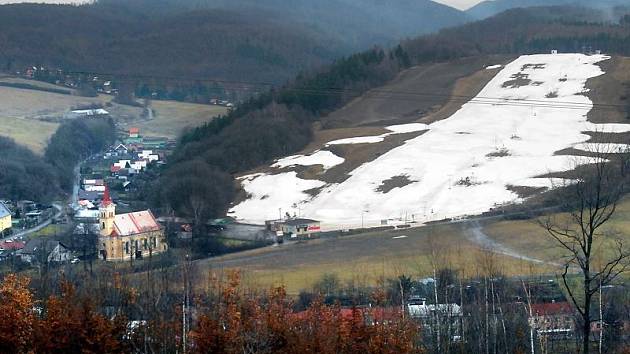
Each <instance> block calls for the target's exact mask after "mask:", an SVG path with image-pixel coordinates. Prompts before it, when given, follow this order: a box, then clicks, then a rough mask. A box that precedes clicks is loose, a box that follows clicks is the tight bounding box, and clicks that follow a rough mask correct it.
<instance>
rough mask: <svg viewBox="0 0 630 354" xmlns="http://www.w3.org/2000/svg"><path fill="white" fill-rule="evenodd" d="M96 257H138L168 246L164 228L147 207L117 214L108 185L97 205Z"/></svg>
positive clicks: (116, 258)
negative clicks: (97, 244) (97, 239)
mask: <svg viewBox="0 0 630 354" xmlns="http://www.w3.org/2000/svg"><path fill="white" fill-rule="evenodd" d="M98 221H99V228H100V235H99V242H98V243H99V247H98V248H99V257H100V258H101V259H103V260H105V261H124V260H129V259H141V258H143V257H148V256H150V255H155V254H159V253H163V252H165V251H166V250H167V249H168V245H167V244H166V237H165V234H164V229H163V228H162V226H161V225H160V224H159V223H158V222H157V220H156V219H155V217H154V216H153V213H151V211H150V210H144V211H139V212H134V213H128V214H116V204H114V202H113V201H112V199H111V196H110V194H109V188H106V189H105V194H104V195H103V200H102V201H101V204H100V206H99V220H98Z"/></svg>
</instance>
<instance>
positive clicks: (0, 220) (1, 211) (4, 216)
mask: <svg viewBox="0 0 630 354" xmlns="http://www.w3.org/2000/svg"><path fill="white" fill-rule="evenodd" d="M11 227H12V222H11V211H10V210H9V208H7V206H6V205H5V204H4V203H0V233H4V232H5V231H8V230H9V229H11Z"/></svg>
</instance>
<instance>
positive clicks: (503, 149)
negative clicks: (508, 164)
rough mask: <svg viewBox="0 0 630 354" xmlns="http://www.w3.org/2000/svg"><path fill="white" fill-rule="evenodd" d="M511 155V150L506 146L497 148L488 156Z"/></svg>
mask: <svg viewBox="0 0 630 354" xmlns="http://www.w3.org/2000/svg"><path fill="white" fill-rule="evenodd" d="M507 156H511V154H510V151H509V150H508V149H506V148H502V149H497V151H495V152H491V153H489V154H488V155H486V157H507Z"/></svg>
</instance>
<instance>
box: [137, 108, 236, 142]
mask: <svg viewBox="0 0 630 354" xmlns="http://www.w3.org/2000/svg"><path fill="white" fill-rule="evenodd" d="M152 107H153V110H154V112H155V117H154V119H153V120H150V121H138V122H137V123H135V125H136V126H138V127H139V128H140V130H141V131H142V132H143V134H145V135H156V136H166V137H169V138H177V137H179V136H180V135H181V134H182V133H183V132H184V130H186V129H190V128H194V127H198V126H200V125H203V124H204V123H206V122H209V121H210V120H212V119H213V118H214V117H216V116H218V115H222V114H225V113H227V109H226V108H225V107H221V106H210V105H202V104H194V103H184V102H176V101H153V102H152ZM132 124H133V123H132Z"/></svg>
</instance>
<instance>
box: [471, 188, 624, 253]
mask: <svg viewBox="0 0 630 354" xmlns="http://www.w3.org/2000/svg"><path fill="white" fill-rule="evenodd" d="M554 217H555V218H557V220H559V221H561V220H563V219H564V218H566V217H567V215H566V214H557V215H554ZM602 231H603V232H605V233H606V234H607V235H608V236H609V237H607V241H604V242H600V243H599V244H598V245H597V247H598V251H597V252H596V253H597V254H598V255H600V256H607V255H609V254H610V251H611V250H612V248H611V246H612V245H613V239H614V238H621V239H622V240H625V241H626V242H625V244H626V245H630V198H626V199H624V200H623V201H622V202H621V203H620V204H619V206H618V208H617V211H616V213H615V216H614V218H613V219H612V220H611V221H610V222H609V223H608V224H607V225H606V226H605V227H604V228H603V230H602ZM484 232H485V233H486V234H487V235H488V236H490V237H491V238H492V239H493V240H495V241H497V242H499V243H501V244H503V245H506V246H507V247H509V248H511V249H514V250H517V251H519V252H521V253H523V254H525V255H528V256H531V257H536V258H539V259H542V260H545V261H549V262H560V261H561V258H562V257H563V256H565V255H566V251H565V250H564V249H562V248H561V247H558V245H557V244H556V243H555V242H554V240H553V239H552V238H551V237H550V236H549V235H548V234H547V233H546V231H545V230H544V229H543V228H542V227H541V226H539V224H538V223H537V221H536V220H523V221H502V222H497V223H492V224H489V225H487V226H486V227H484Z"/></svg>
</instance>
